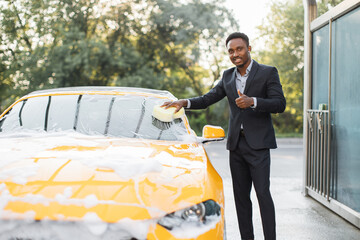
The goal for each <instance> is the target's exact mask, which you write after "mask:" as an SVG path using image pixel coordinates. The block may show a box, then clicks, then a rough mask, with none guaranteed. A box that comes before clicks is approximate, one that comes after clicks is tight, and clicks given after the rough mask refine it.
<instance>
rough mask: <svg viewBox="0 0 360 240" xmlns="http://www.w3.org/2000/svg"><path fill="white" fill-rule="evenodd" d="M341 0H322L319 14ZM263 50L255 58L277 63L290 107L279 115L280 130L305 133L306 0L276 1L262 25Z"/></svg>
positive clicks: (282, 131) (275, 117)
mask: <svg viewBox="0 0 360 240" xmlns="http://www.w3.org/2000/svg"><path fill="white" fill-rule="evenodd" d="M340 2H341V0H333V1H321V2H318V12H319V15H320V14H322V13H324V12H326V11H327V10H328V9H329V8H331V7H332V6H335V5H337V4H338V3H340ZM258 30H259V31H260V37H259V39H257V41H260V40H261V41H263V42H264V43H265V47H264V48H263V50H260V51H258V52H255V57H256V59H258V60H259V61H260V62H262V63H264V64H269V65H273V66H276V67H277V68H278V71H279V75H280V79H281V83H282V85H283V90H284V94H285V97H286V100H287V108H286V110H285V112H284V113H283V114H281V115H275V116H274V118H273V121H274V125H275V127H276V129H277V132H278V133H302V122H303V121H302V116H303V110H302V108H303V76H304V73H303V71H304V60H303V57H304V34H303V33H304V7H303V4H302V0H292V1H287V2H272V4H271V8H270V13H269V14H268V16H267V17H266V18H265V20H264V21H263V24H262V25H261V26H259V27H258Z"/></svg>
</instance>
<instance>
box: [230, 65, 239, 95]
mask: <svg viewBox="0 0 360 240" xmlns="http://www.w3.org/2000/svg"><path fill="white" fill-rule="evenodd" d="M236 71H237V68H236V67H235V68H234V71H233V73H232V75H231V82H230V86H231V90H232V91H231V92H232V93H233V95H234V97H235V98H238V97H239V95H238V93H237V88H236V73H235V72H236Z"/></svg>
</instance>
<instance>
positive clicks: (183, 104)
mask: <svg viewBox="0 0 360 240" xmlns="http://www.w3.org/2000/svg"><path fill="white" fill-rule="evenodd" d="M161 107H165V109H167V108H170V107H174V108H176V110H175V112H176V113H177V112H178V111H179V110H180V109H181V108H182V107H187V100H186V99H180V100H177V101H173V102H164V103H163V105H161Z"/></svg>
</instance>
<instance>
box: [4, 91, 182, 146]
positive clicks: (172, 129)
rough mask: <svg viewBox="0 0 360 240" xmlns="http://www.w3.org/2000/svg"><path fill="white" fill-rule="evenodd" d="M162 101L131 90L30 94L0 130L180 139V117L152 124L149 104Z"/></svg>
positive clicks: (14, 108)
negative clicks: (169, 122) (75, 132)
mask: <svg viewBox="0 0 360 240" xmlns="http://www.w3.org/2000/svg"><path fill="white" fill-rule="evenodd" d="M164 101H165V100H164V99H159V98H156V97H145V96H137V95H132V94H129V95H54V96H39V97H32V98H29V99H27V100H24V101H21V102H19V103H17V104H16V105H15V106H13V108H12V109H11V110H10V112H8V114H6V115H5V116H4V117H3V119H2V120H1V123H0V131H1V132H16V131H22V130H35V131H42V132H44V131H48V132H52V131H65V130H73V131H77V132H80V133H83V134H88V135H98V134H100V135H106V136H114V137H128V138H146V139H159V140H181V139H183V137H184V135H188V132H187V129H186V127H185V124H184V123H183V122H182V120H181V119H177V120H176V121H174V122H172V123H171V124H166V125H165V126H167V127H165V128H164V127H162V123H161V122H160V123H158V124H153V121H154V119H153V117H152V115H151V114H152V110H153V107H154V106H155V105H158V104H162V103H163V102H164ZM155 121H156V120H155Z"/></svg>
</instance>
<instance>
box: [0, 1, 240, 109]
mask: <svg viewBox="0 0 360 240" xmlns="http://www.w3.org/2000/svg"><path fill="white" fill-rule="evenodd" d="M1 5H2V6H1V7H2V8H1V10H0V22H1V26H0V29H1V30H0V37H1V38H0V58H1V60H2V61H1V65H0V69H1V74H0V91H1V97H0V107H1V108H4V106H7V105H8V102H7V101H8V100H9V99H10V100H11V101H12V100H14V98H15V96H19V95H23V94H25V93H27V92H30V91H33V90H37V89H43V88H53V87H65V86H81V85H90V86H93V85H110V86H115V85H117V86H134V87H148V88H155V89H167V90H169V91H171V92H173V93H174V94H175V95H176V96H177V97H179V98H182V97H188V96H189V95H195V94H203V93H204V92H206V91H207V90H208V89H209V88H210V86H211V85H212V83H213V82H214V81H216V80H217V79H218V77H219V76H220V72H221V70H222V68H223V67H224V66H223V65H221V64H220V63H219V62H220V61H221V58H222V54H223V53H224V52H225V51H223V50H224V46H223V43H222V41H220V40H222V39H224V37H225V36H226V35H227V34H228V33H229V31H231V30H232V28H231V27H230V26H232V25H233V26H236V24H235V20H234V19H233V18H232V17H231V16H232V15H231V14H230V13H229V11H228V10H227V9H226V8H225V7H222V2H221V1H220V2H219V1H215V0H206V1H204V0H203V1H200V0H187V1H181V0H178V1H176V0H175V1H170V0H134V1H123V0H118V1H110V0H108V1H106V0H76V1H71V0H46V1H41V0H26V1H25V0H7V1H5V2H4V3H1ZM220 42H221V44H220ZM219 52H221V53H222V54H218V53H219ZM201 61H208V62H209V65H212V66H215V68H212V69H210V68H205V67H203V66H201V65H200V62H201ZM213 62H214V63H215V64H213ZM5 101H6V102H5ZM1 110H4V109H1Z"/></svg>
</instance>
